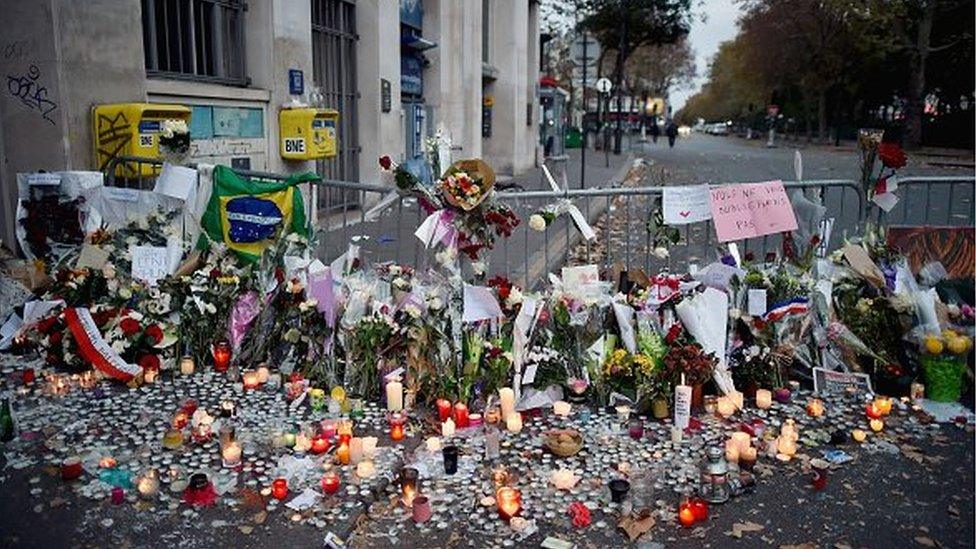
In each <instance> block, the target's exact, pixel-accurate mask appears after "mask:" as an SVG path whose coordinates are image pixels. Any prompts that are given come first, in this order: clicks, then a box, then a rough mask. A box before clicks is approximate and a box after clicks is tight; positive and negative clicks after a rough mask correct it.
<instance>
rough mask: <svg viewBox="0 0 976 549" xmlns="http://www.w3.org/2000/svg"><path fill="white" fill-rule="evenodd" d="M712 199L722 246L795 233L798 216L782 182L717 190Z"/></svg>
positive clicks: (726, 186) (711, 194)
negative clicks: (782, 233) (733, 241)
mask: <svg viewBox="0 0 976 549" xmlns="http://www.w3.org/2000/svg"><path fill="white" fill-rule="evenodd" d="M709 199H710V202H711V209H712V217H713V218H714V220H715V233H716V234H717V235H718V240H719V241H720V242H729V241H731V240H743V239H746V238H754V237H757V236H763V235H767V234H774V233H781V232H784V231H794V230H796V227H797V225H796V216H795V215H794V214H793V206H792V204H790V198H789V197H788V196H787V195H786V189H784V188H783V182H782V181H768V182H765V183H741V184H737V185H725V186H722V187H715V188H713V189H711V190H710V191H709Z"/></svg>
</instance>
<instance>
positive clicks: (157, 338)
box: [146, 324, 163, 345]
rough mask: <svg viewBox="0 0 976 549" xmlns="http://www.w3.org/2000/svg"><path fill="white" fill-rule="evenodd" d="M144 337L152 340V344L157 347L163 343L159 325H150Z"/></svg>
mask: <svg viewBox="0 0 976 549" xmlns="http://www.w3.org/2000/svg"><path fill="white" fill-rule="evenodd" d="M146 336H147V337H149V339H152V340H153V343H155V344H156V345H159V344H160V343H161V342H162V341H163V329H162V328H160V327H159V324H152V325H150V326H149V327H148V328H146Z"/></svg>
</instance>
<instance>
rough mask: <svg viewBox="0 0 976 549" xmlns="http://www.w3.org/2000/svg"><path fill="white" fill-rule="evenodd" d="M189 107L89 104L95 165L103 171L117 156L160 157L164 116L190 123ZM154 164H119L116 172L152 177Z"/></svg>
mask: <svg viewBox="0 0 976 549" xmlns="http://www.w3.org/2000/svg"><path fill="white" fill-rule="evenodd" d="M190 113H191V111H190V109H189V108H188V107H185V106H183V105H166V104H157V103H115V104H110V105H96V106H95V107H93V108H92V137H93V139H92V141H93V142H94V143H95V165H96V166H98V170H99V171H102V170H104V169H105V167H106V166H107V165H108V163H109V161H110V160H112V159H113V158H115V157H116V156H140V157H148V158H159V133H160V132H161V131H162V126H163V122H164V121H166V120H182V121H184V122H186V123H187V124H189V123H190ZM156 169H157V167H156V166H153V165H151V164H140V165H139V167H138V168H137V167H136V166H134V165H132V166H122V165H120V166H119V168H118V169H117V170H116V175H119V176H123V177H151V176H153V175H155V170H156Z"/></svg>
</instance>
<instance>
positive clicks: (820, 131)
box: [817, 89, 827, 143]
mask: <svg viewBox="0 0 976 549" xmlns="http://www.w3.org/2000/svg"><path fill="white" fill-rule="evenodd" d="M817 139H818V140H819V141H820V142H821V143H823V142H826V140H827V90H823V89H821V90H819V91H818V92H817Z"/></svg>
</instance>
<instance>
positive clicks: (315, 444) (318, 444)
mask: <svg viewBox="0 0 976 549" xmlns="http://www.w3.org/2000/svg"><path fill="white" fill-rule="evenodd" d="M328 451H329V439H327V438H325V437H324V436H322V435H321V434H318V435H315V436H314V437H312V453H313V454H324V453H326V452H328Z"/></svg>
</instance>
